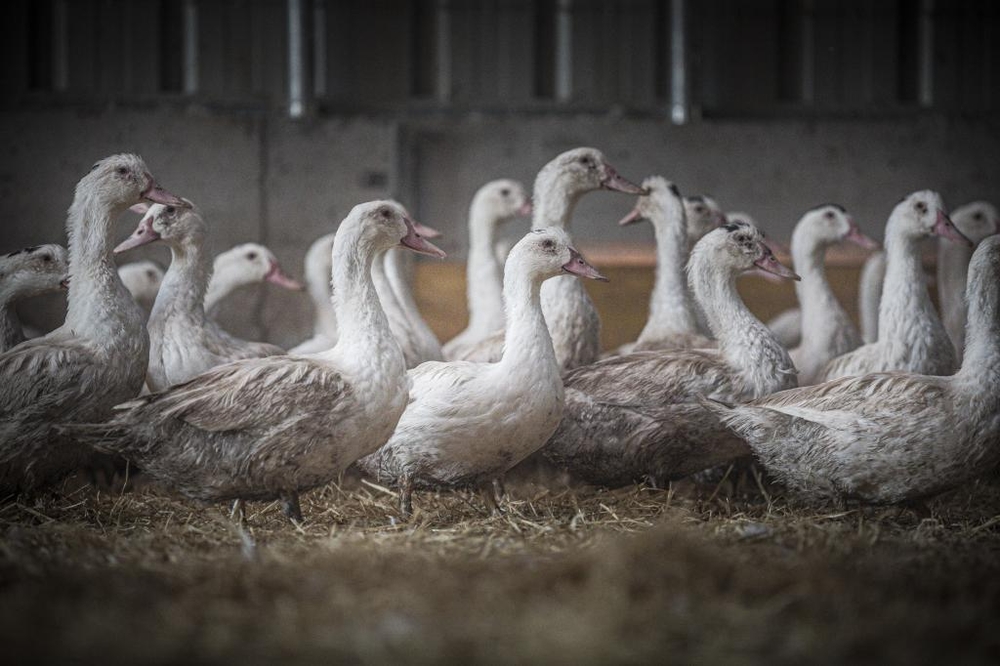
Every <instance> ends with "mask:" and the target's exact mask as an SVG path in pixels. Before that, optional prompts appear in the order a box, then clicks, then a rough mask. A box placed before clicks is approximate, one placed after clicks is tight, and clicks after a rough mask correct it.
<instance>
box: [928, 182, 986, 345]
mask: <svg viewBox="0 0 1000 666" xmlns="http://www.w3.org/2000/svg"><path fill="white" fill-rule="evenodd" d="M951 220H952V222H954V223H955V226H956V227H957V228H958V230H959V231H961V232H962V235H963V236H965V237H966V238H968V239H969V240H970V241H972V242H973V243H974V244H978V243H979V242H981V241H982V240H983V239H984V238H986V237H987V236H992V235H993V234H997V233H1000V213H998V212H997V208H996V206H994V205H993V204H991V203H989V202H987V201H973V202H972V203H969V204H965V205H964V206H960V207H958V208H956V209H955V210H953V211H952V214H951ZM971 259H972V250H970V249H969V248H968V247H966V246H965V245H961V244H957V243H951V242H949V241H946V240H944V239H941V240H940V241H939V242H938V259H937V293H938V302H939V304H940V307H941V320H942V321H943V322H944V327H945V330H946V331H948V337H949V338H950V339H951V343H952V345H953V346H954V347H955V358H956V359H957V360H958V361H959V362H961V360H962V351H963V348H964V347H965V287H966V275H967V274H968V270H969V261H970V260H971Z"/></svg>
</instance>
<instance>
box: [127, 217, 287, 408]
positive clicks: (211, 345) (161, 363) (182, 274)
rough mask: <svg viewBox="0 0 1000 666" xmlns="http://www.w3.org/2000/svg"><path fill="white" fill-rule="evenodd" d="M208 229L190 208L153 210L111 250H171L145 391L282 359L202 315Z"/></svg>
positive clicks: (152, 318)
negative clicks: (226, 367)
mask: <svg viewBox="0 0 1000 666" xmlns="http://www.w3.org/2000/svg"><path fill="white" fill-rule="evenodd" d="M207 231H208V225H207V224H206V223H205V220H204V218H203V217H202V214H201V211H199V210H198V209H197V208H196V207H195V206H194V205H193V204H191V203H190V202H188V206H187V207H184V208H181V207H178V206H164V205H162V204H154V205H153V206H150V207H149V210H148V211H147V212H146V214H145V216H143V218H142V220H140V222H139V226H138V227H137V228H136V230H135V233H134V234H132V235H131V236H130V237H129V238H128V239H126V240H125V241H123V242H122V243H121V244H120V245H119V246H118V247H116V248H115V253H116V254H117V253H120V252H124V251H126V250H130V249H132V248H135V247H139V246H141V245H146V244H148V243H152V242H155V241H163V242H164V243H166V244H167V245H168V246H169V247H170V267H169V268H167V273H166V275H165V276H164V278H163V283H162V284H161V286H160V291H159V293H158V294H157V297H156V302H155V303H154V304H153V310H152V312H151V313H150V315H149V323H148V324H147V328H148V329H149V338H150V348H149V368H148V370H147V372H146V385H147V386H148V387H149V389H150V390H151V391H162V390H164V389H166V388H168V387H170V386H173V385H175V384H180V383H182V382H186V381H187V380H189V379H191V378H192V377H196V376H197V375H200V374H201V373H203V372H205V371H206V370H208V369H209V368H214V367H215V366H217V365H222V364H223V363H229V362H231V361H236V360H239V359H243V358H261V357H264V356H273V355H275V354H284V353H285V352H284V350H283V349H281V348H279V347H275V346H274V345H269V344H265V343H260V342H247V341H245V340H240V339H238V338H234V337H233V336H231V335H229V334H228V333H226V332H225V331H223V330H222V329H221V328H219V325H218V324H216V323H215V322H214V321H212V320H211V319H209V318H208V317H207V316H206V315H205V308H204V306H203V303H204V300H205V289H206V288H207V286H208V281H209V273H210V271H211V269H210V268H209V257H208V254H207V253H206V252H205V235H206V233H207Z"/></svg>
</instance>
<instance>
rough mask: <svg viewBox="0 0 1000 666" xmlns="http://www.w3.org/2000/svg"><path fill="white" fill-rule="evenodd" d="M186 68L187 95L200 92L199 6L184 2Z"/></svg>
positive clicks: (184, 82)
mask: <svg viewBox="0 0 1000 666" xmlns="http://www.w3.org/2000/svg"><path fill="white" fill-rule="evenodd" d="M183 21H184V37H183V41H184V51H183V57H184V67H183V70H182V76H183V79H184V80H183V86H184V94H185V95H194V94H196V93H197V92H198V4H197V2H196V1H195V0H184V18H183Z"/></svg>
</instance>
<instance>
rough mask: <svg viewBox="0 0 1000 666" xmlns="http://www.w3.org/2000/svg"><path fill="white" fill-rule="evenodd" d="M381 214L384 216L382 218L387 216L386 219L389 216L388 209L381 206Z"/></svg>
mask: <svg viewBox="0 0 1000 666" xmlns="http://www.w3.org/2000/svg"><path fill="white" fill-rule="evenodd" d="M381 215H382V217H384V218H387V219H388V217H389V209H388V208H383V209H382V210H381Z"/></svg>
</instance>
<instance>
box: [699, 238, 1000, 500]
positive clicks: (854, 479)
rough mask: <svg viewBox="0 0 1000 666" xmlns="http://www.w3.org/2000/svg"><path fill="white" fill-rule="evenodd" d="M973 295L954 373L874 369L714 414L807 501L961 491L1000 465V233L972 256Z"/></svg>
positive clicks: (713, 403)
mask: <svg viewBox="0 0 1000 666" xmlns="http://www.w3.org/2000/svg"><path fill="white" fill-rule="evenodd" d="M888 251H889V252H890V259H889V261H890V271H891V270H892V268H891V262H892V261H893V260H894V259H895V257H893V256H892V255H891V253H892V249H889V250H888ZM890 293H891V291H890V290H888V289H887V290H886V294H887V295H888V294H890ZM967 293H968V304H969V311H968V317H969V323H968V338H967V345H966V353H965V358H964V360H963V362H962V366H961V368H960V369H959V370H958V372H956V373H955V374H953V375H951V376H946V377H942V376H937V375H927V374H919V373H910V372H875V373H870V374H865V375H862V376H858V377H842V378H840V379H837V380H834V381H831V382H827V383H824V384H818V385H816V386H809V387H806V388H799V389H794V390H789V391H782V392H780V393H776V394H774V395H771V396H765V397H762V398H759V399H757V400H753V401H750V402H746V403H744V404H738V405H728V404H724V403H723V402H720V401H718V400H712V399H706V400H705V405H706V408H707V409H709V410H710V411H711V412H712V413H714V414H715V415H716V416H717V417H718V418H719V419H720V420H721V422H722V423H724V424H725V425H726V427H728V428H730V429H731V430H732V431H733V432H734V433H736V434H738V435H739V436H740V437H741V438H743V439H744V440H745V441H746V442H747V443H748V445H749V446H750V448H752V449H753V452H754V455H755V457H756V459H757V460H758V461H759V462H760V464H761V465H762V466H763V467H764V469H765V470H767V472H768V473H769V474H770V475H772V476H773V477H775V478H776V479H778V480H779V481H781V482H783V483H784V484H786V485H787V486H788V487H790V488H791V489H792V490H793V491H795V492H797V493H798V494H799V495H800V496H802V497H803V498H805V499H807V500H811V501H820V502H829V501H837V500H841V501H843V502H844V503H845V504H846V502H847V501H848V500H857V501H860V502H864V503H867V504H898V503H908V502H918V501H920V500H922V499H924V498H926V497H930V496H933V495H935V494H937V493H940V492H943V491H945V490H948V489H950V488H954V487H956V486H958V485H960V484H962V483H965V482H967V481H969V480H971V479H973V478H975V477H977V476H979V475H981V474H983V473H984V472H988V471H990V470H992V469H994V468H996V466H997V464H998V463H1000V446H998V443H1000V236H991V237H989V238H987V239H986V240H984V241H982V242H981V243H980V245H979V247H978V248H977V249H976V251H975V253H974V254H973V256H972V261H971V263H970V265H969V284H968V292H967Z"/></svg>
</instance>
